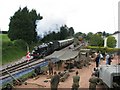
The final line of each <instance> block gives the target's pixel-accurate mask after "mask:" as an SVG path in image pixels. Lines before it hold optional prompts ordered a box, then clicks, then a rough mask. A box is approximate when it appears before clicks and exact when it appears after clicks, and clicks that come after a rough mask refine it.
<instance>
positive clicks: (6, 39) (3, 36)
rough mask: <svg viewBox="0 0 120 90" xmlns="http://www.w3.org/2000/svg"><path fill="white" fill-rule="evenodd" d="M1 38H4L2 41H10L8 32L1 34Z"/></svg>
mask: <svg viewBox="0 0 120 90" xmlns="http://www.w3.org/2000/svg"><path fill="white" fill-rule="evenodd" d="M0 38H2V42H8V41H10V39H9V38H8V36H7V34H0Z"/></svg>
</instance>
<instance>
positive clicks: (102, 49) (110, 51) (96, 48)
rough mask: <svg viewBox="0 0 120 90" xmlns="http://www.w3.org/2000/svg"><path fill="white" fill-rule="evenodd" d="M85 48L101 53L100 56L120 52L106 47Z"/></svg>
mask: <svg viewBox="0 0 120 90" xmlns="http://www.w3.org/2000/svg"><path fill="white" fill-rule="evenodd" d="M86 48H88V49H92V50H95V51H101V53H102V54H105V53H115V52H118V51H120V49H119V48H108V47H95V46H87V47H86Z"/></svg>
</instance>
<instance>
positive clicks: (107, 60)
mask: <svg viewBox="0 0 120 90" xmlns="http://www.w3.org/2000/svg"><path fill="white" fill-rule="evenodd" d="M109 57H110V56H109V54H107V53H106V65H108V64H109Z"/></svg>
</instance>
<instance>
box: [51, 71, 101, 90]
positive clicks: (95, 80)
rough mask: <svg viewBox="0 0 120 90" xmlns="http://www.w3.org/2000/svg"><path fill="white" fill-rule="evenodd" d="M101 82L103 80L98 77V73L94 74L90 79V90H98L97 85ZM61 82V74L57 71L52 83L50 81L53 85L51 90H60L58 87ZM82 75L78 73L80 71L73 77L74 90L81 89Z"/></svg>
mask: <svg viewBox="0 0 120 90" xmlns="http://www.w3.org/2000/svg"><path fill="white" fill-rule="evenodd" d="M100 81H101V79H99V78H98V77H97V76H96V73H92V75H91V77H90V79H89V90H96V85H97V84H98V83H99V82H100ZM59 82H60V72H58V74H57V72H56V71H55V72H54V75H53V76H52V77H51V81H50V85H51V90H57V89H58V85H59ZM79 82H80V75H79V73H78V71H76V75H74V76H73V84H72V90H78V89H79V87H80V84H79Z"/></svg>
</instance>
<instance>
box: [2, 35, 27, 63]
mask: <svg viewBox="0 0 120 90" xmlns="http://www.w3.org/2000/svg"><path fill="white" fill-rule="evenodd" d="M0 38H2V45H1V46H0V49H1V51H2V56H1V57H0V58H1V59H2V60H1V62H0V65H4V64H6V63H9V62H12V61H16V60H18V59H20V58H21V57H22V56H24V55H25V54H26V51H25V50H23V49H21V48H20V47H18V46H15V45H14V43H13V42H12V41H10V39H9V38H8V36H7V34H0Z"/></svg>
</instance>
